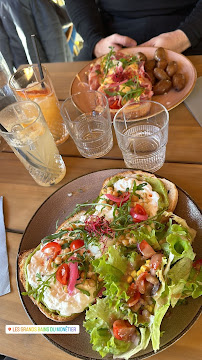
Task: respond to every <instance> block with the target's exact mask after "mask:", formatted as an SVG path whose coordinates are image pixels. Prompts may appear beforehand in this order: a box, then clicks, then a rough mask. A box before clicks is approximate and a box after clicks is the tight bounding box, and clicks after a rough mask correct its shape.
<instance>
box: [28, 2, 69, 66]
mask: <svg viewBox="0 0 202 360" xmlns="http://www.w3.org/2000/svg"><path fill="white" fill-rule="evenodd" d="M30 4H31V10H32V15H33V17H34V21H35V25H36V29H37V33H38V35H39V39H40V42H41V44H42V46H43V48H44V50H45V53H46V56H47V58H48V61H49V62H64V61H67V51H66V42H65V41H66V39H65V35H64V32H63V29H62V25H61V23H60V20H59V17H58V15H57V13H56V12H55V9H54V7H53V6H52V5H51V3H50V2H49V0H40V1H39V0H31V1H30Z"/></svg>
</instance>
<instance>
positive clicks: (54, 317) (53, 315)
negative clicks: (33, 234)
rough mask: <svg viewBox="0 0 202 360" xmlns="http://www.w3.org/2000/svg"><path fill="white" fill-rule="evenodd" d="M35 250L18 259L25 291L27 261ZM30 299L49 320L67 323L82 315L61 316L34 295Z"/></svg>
mask: <svg viewBox="0 0 202 360" xmlns="http://www.w3.org/2000/svg"><path fill="white" fill-rule="evenodd" d="M83 214H84V211H81V212H79V213H77V214H75V215H74V216H72V217H70V218H68V219H67V220H65V221H64V222H63V223H62V224H61V225H60V226H59V227H58V229H57V231H59V230H61V229H65V228H66V227H67V226H68V225H70V224H71V223H72V222H75V221H77V220H79V218H80V217H81V216H83ZM34 250H35V249H30V250H26V251H24V252H23V253H22V254H20V255H19V258H18V266H19V278H20V281H21V283H22V285H23V286H24V288H25V290H26V291H27V282H26V275H25V274H26V273H25V271H26V269H25V264H26V260H27V258H28V256H29V255H30V254H31V253H32V252H33V251H34ZM29 297H30V299H31V300H32V301H33V303H34V304H35V305H36V306H37V307H38V308H39V310H40V311H41V312H42V313H43V314H44V315H45V316H46V317H47V318H49V319H51V320H54V321H57V322H66V321H71V320H73V319H75V318H76V317H77V316H79V315H80V313H75V314H72V315H71V316H62V315H59V314H58V313H57V312H56V311H50V310H49V309H48V308H47V307H46V306H45V305H44V304H42V303H41V302H39V301H38V300H36V299H35V298H34V297H33V296H32V295H30V296H29Z"/></svg>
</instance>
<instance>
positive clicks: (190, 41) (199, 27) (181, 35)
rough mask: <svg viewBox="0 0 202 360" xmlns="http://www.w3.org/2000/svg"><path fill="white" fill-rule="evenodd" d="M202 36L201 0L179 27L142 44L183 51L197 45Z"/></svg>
mask: <svg viewBox="0 0 202 360" xmlns="http://www.w3.org/2000/svg"><path fill="white" fill-rule="evenodd" d="M201 38H202V0H199V1H198V2H197V4H196V6H195V8H194V9H193V10H192V12H191V14H190V15H189V16H187V17H186V19H185V21H184V22H183V23H181V24H180V26H179V28H178V29H176V30H175V31H171V32H167V33H163V34H160V35H159V36H155V37H154V38H152V39H150V40H148V41H146V42H145V43H143V44H141V45H140V46H155V47H164V48H166V49H169V50H173V51H176V52H179V53H181V52H183V51H185V50H186V49H188V48H189V47H190V46H192V47H194V46H196V45H197V44H198V42H199V41H200V39H201Z"/></svg>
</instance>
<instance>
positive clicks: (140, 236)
mask: <svg viewBox="0 0 202 360" xmlns="http://www.w3.org/2000/svg"><path fill="white" fill-rule="evenodd" d="M131 233H132V234H134V235H135V238H136V239H137V240H138V242H141V241H142V240H146V241H147V242H148V244H149V245H151V246H152V247H153V249H154V250H156V251H159V250H161V246H160V245H159V243H158V240H157V238H156V232H155V230H154V229H152V230H149V229H148V228H147V227H146V226H141V227H140V228H138V229H137V230H131Z"/></svg>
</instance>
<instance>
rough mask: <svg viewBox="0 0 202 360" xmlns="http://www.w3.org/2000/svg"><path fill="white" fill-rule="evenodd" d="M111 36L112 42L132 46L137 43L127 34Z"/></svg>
mask: <svg viewBox="0 0 202 360" xmlns="http://www.w3.org/2000/svg"><path fill="white" fill-rule="evenodd" d="M112 37H113V42H114V43H117V44H120V45H122V46H125V47H132V46H136V45H137V42H136V41H135V40H134V39H132V38H130V37H128V36H123V35H119V34H113V35H112Z"/></svg>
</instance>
